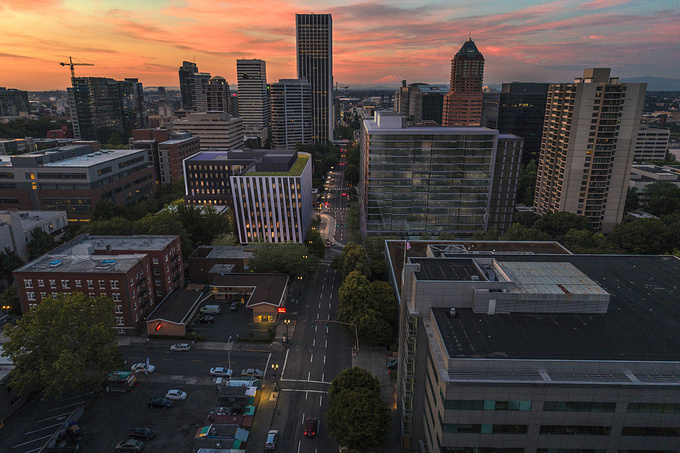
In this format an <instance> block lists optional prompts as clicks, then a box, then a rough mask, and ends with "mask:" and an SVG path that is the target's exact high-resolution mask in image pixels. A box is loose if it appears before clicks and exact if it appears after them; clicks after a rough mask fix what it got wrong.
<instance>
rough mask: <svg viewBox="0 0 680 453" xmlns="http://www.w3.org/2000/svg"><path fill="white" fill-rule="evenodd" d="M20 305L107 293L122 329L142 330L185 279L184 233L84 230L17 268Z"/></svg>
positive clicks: (128, 331)
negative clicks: (98, 232) (160, 303)
mask: <svg viewBox="0 0 680 453" xmlns="http://www.w3.org/2000/svg"><path fill="white" fill-rule="evenodd" d="M14 280H15V281H16V283H17V289H18V291H19V300H20V303H21V310H22V312H24V313H27V312H28V311H29V310H30V309H31V308H32V307H34V306H36V305H38V304H40V303H41V301H43V300H44V299H45V298H47V297H51V296H54V295H57V294H60V293H71V292H81V293H83V294H86V295H88V296H90V297H97V296H108V297H110V298H111V299H112V300H113V302H114V304H115V317H116V328H117V330H118V333H120V334H138V333H139V332H141V330H142V329H143V327H144V318H145V317H146V316H147V315H148V314H149V313H151V311H152V310H153V309H154V308H155V305H156V302H158V301H160V300H162V299H163V298H164V297H165V296H166V295H167V294H168V293H169V292H170V291H172V290H173V289H178V288H181V287H182V286H183V285H184V269H183V267H182V251H181V245H180V238H179V236H90V235H87V234H84V235H82V236H78V237H77V238H75V239H74V240H72V241H70V242H67V243H66V244H64V245H62V246H60V247H58V248H56V249H54V250H52V251H51V252H49V253H47V254H45V255H43V256H41V257H40V258H37V259H35V260H33V261H31V262H30V263H28V264H26V265H24V266H22V267H20V268H18V269H16V270H15V271H14Z"/></svg>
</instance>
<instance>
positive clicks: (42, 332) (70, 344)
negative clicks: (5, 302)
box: [4, 292, 120, 397]
mask: <svg viewBox="0 0 680 453" xmlns="http://www.w3.org/2000/svg"><path fill="white" fill-rule="evenodd" d="M114 327H115V323H114V313H113V302H112V301H111V299H109V298H107V297H105V296H100V297H96V298H88V297H87V296H85V295H84V294H82V293H79V292H75V293H71V294H58V295H57V296H56V297H49V298H46V299H43V301H42V302H41V303H40V304H39V305H38V306H37V307H35V308H34V309H32V310H31V311H30V312H29V313H26V314H24V316H23V317H22V318H21V319H20V320H19V321H18V323H17V325H16V327H14V326H10V325H8V326H6V327H5V335H7V337H8V338H9V341H8V342H7V343H5V345H4V348H5V353H6V354H7V356H8V357H9V358H10V360H11V361H12V362H13V363H14V366H15V368H14V371H13V372H12V374H11V375H10V385H11V386H12V387H13V388H14V389H15V392H17V393H26V392H29V391H31V390H34V389H43V390H44V395H45V397H60V396H62V395H64V394H65V393H67V392H75V391H78V392H82V391H83V390H85V389H93V388H96V387H97V386H98V385H101V383H102V382H103V381H104V379H105V378H106V376H107V375H108V374H109V373H111V372H112V371H115V369H116V367H117V366H119V364H120V357H119V353H118V345H117V342H116V340H117V334H116V331H115V329H114Z"/></svg>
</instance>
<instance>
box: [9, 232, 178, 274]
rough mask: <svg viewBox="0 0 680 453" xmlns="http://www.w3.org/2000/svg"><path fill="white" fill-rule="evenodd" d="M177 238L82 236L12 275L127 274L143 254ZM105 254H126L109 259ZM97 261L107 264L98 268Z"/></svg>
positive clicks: (161, 247) (165, 245)
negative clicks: (21, 273) (30, 273)
mask: <svg viewBox="0 0 680 453" xmlns="http://www.w3.org/2000/svg"><path fill="white" fill-rule="evenodd" d="M177 238H178V236H155V235H135V236H95V235H92V236H90V235H88V234H83V235H80V236H78V237H77V238H75V239H73V240H71V241H69V242H67V243H65V244H63V245H61V246H59V247H57V248H56V249H54V250H52V251H50V252H49V253H46V254H45V255H43V256H41V257H39V258H36V259H35V260H33V261H31V262H29V263H28V264H26V265H24V266H22V267H20V268H18V269H16V270H15V272H121V271H127V269H129V268H130V267H132V266H133V265H134V264H136V263H137V262H139V261H140V260H141V259H142V258H144V256H146V254H145V253H144V252H148V251H161V250H163V249H164V248H166V247H167V246H168V245H170V243H171V242H172V241H174V240H175V239H177ZM109 251H111V252H117V253H120V252H130V253H129V254H119V255H110V254H108V252H109ZM136 252H139V253H136ZM131 260H132V261H131ZM134 260H136V261H134ZM101 261H108V262H107V263H104V264H101V263H100V262H101Z"/></svg>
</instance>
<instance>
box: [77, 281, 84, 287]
mask: <svg viewBox="0 0 680 453" xmlns="http://www.w3.org/2000/svg"><path fill="white" fill-rule="evenodd" d="M82 286H83V281H82V280H76V288H80V287H82Z"/></svg>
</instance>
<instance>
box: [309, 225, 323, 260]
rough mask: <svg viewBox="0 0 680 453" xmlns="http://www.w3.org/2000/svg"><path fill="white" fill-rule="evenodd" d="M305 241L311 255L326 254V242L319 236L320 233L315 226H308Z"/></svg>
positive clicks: (321, 255) (320, 255) (319, 255)
mask: <svg viewBox="0 0 680 453" xmlns="http://www.w3.org/2000/svg"><path fill="white" fill-rule="evenodd" d="M305 243H306V244H307V248H308V249H309V252H310V253H311V254H312V255H316V256H317V257H319V258H323V256H324V255H325V254H326V244H325V243H324V241H323V238H322V237H321V233H319V230H317V229H316V228H312V227H310V228H309V230H308V231H307V237H305Z"/></svg>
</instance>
